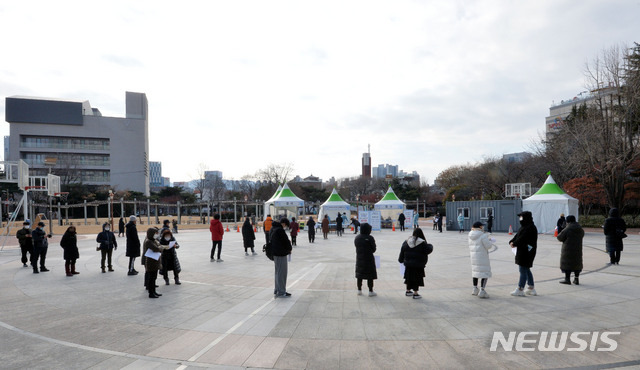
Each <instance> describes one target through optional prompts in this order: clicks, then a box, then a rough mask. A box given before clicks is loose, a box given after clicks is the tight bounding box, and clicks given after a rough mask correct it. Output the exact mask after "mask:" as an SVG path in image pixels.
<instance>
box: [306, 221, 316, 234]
mask: <svg viewBox="0 0 640 370" xmlns="http://www.w3.org/2000/svg"><path fill="white" fill-rule="evenodd" d="M307 232H308V233H309V235H316V222H315V221H314V220H313V218H312V217H309V219H308V220H307Z"/></svg>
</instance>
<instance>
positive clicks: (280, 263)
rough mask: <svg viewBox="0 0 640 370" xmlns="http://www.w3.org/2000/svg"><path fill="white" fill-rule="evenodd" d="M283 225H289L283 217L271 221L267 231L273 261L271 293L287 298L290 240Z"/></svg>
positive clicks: (288, 295)
mask: <svg viewBox="0 0 640 370" xmlns="http://www.w3.org/2000/svg"><path fill="white" fill-rule="evenodd" d="M283 225H284V226H287V227H288V226H289V220H288V219H287V218H286V217H284V218H282V219H281V220H280V222H278V221H273V223H272V224H271V231H270V232H269V240H270V241H271V248H272V251H273V263H274V266H275V274H274V281H275V287H274V290H273V294H274V295H275V297H276V298H289V297H291V293H288V292H287V273H288V261H287V258H288V257H287V256H289V255H290V254H291V251H292V247H291V241H290V240H289V237H288V236H287V233H286V232H285V231H284V228H283Z"/></svg>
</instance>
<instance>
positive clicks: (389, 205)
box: [373, 186, 405, 221]
mask: <svg viewBox="0 0 640 370" xmlns="http://www.w3.org/2000/svg"><path fill="white" fill-rule="evenodd" d="M404 208H405V204H404V202H403V201H401V200H400V199H398V196H396V193H394V192H393V189H392V188H391V186H389V189H388V190H387V193H386V194H385V195H384V197H382V199H381V200H380V201H379V202H378V203H376V204H375V205H374V206H373V209H375V210H376V211H380V217H381V219H383V220H386V219H388V218H390V219H392V220H394V221H395V220H397V219H398V216H399V215H400V214H401V213H403V212H404Z"/></svg>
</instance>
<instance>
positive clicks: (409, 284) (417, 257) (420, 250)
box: [398, 228, 433, 299]
mask: <svg viewBox="0 0 640 370" xmlns="http://www.w3.org/2000/svg"><path fill="white" fill-rule="evenodd" d="M431 252H433V245H431V244H428V243H427V238H426V237H425V236H424V232H423V231H422V229H420V228H417V229H415V230H413V233H412V234H411V236H410V237H409V238H408V239H407V240H405V241H404V242H403V243H402V247H401V248H400V255H399V256H398V262H400V263H402V264H403V265H404V284H405V286H406V288H407V290H406V291H405V296H407V297H413V299H420V298H422V296H421V295H420V294H419V293H418V290H419V289H420V287H421V286H424V277H425V273H424V268H425V267H426V266H427V262H428V261H429V254H431Z"/></svg>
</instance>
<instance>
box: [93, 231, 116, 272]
mask: <svg viewBox="0 0 640 370" xmlns="http://www.w3.org/2000/svg"><path fill="white" fill-rule="evenodd" d="M96 242H97V243H98V250H99V251H100V254H101V257H102V258H101V259H100V268H101V269H102V273H105V272H106V270H105V264H104V263H105V259H106V260H107V261H106V262H107V267H108V268H109V272H113V265H112V264H111V256H112V255H113V250H114V249H118V242H117V241H116V237H115V235H113V233H112V232H111V227H110V225H109V224H108V223H107V222H105V223H104V224H102V232H101V233H99V234H98V236H97V237H96Z"/></svg>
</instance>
